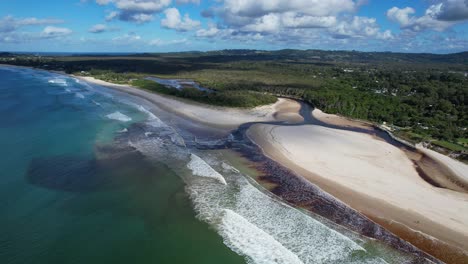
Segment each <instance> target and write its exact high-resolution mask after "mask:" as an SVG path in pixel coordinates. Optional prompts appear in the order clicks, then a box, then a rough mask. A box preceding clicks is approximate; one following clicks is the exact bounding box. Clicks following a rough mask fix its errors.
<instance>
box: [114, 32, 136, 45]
mask: <svg viewBox="0 0 468 264" xmlns="http://www.w3.org/2000/svg"><path fill="white" fill-rule="evenodd" d="M140 40H141V36H140V35H138V34H136V33H135V32H128V33H127V34H125V35H122V36H118V37H115V38H113V39H112V41H113V42H114V43H115V44H120V45H125V44H130V43H134V42H138V41H140Z"/></svg>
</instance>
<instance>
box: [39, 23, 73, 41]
mask: <svg viewBox="0 0 468 264" xmlns="http://www.w3.org/2000/svg"><path fill="white" fill-rule="evenodd" d="M72 32H73V31H72V30H71V29H69V28H63V27H54V26H47V27H45V28H44V29H43V30H42V32H41V37H43V38H58V37H64V36H67V35H70V34H71V33H72Z"/></svg>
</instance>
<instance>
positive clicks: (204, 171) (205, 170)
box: [187, 154, 227, 185]
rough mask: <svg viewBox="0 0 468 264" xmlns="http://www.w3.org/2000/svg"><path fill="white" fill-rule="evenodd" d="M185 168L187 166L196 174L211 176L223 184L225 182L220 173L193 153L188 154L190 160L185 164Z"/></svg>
mask: <svg viewBox="0 0 468 264" xmlns="http://www.w3.org/2000/svg"><path fill="white" fill-rule="evenodd" d="M187 168H189V169H190V170H191V171H192V173H193V174H194V175H196V176H201V177H207V178H213V179H215V180H217V181H219V182H220V183H222V184H224V185H226V184H227V183H226V180H225V179H224V177H223V176H222V175H221V174H219V173H218V172H217V171H215V170H214V169H213V168H212V167H211V166H210V165H208V163H206V162H205V161H204V160H202V159H201V158H200V157H198V156H197V155H195V154H191V155H190V162H189V163H188V164H187Z"/></svg>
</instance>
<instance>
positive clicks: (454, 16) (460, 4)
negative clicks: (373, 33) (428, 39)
mask: <svg viewBox="0 0 468 264" xmlns="http://www.w3.org/2000/svg"><path fill="white" fill-rule="evenodd" d="M415 12H416V11H415V10H414V9H413V8H411V7H405V8H398V7H392V8H391V9H389V10H388V11H387V18H388V19H390V20H391V21H394V22H396V23H398V24H399V25H400V28H401V29H404V30H409V31H414V32H418V31H424V30H435V31H444V30H446V29H447V28H449V27H451V26H453V25H455V24H456V23H457V21H458V22H460V21H463V20H465V19H468V1H466V0H465V1H464V0H445V1H442V2H440V3H437V4H433V5H431V6H429V7H428V8H427V9H426V11H425V13H424V15H422V16H420V17H417V16H413V15H414V14H415Z"/></svg>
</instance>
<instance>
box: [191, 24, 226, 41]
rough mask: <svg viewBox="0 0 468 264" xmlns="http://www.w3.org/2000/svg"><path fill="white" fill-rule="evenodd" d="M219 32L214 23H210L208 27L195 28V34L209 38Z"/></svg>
mask: <svg viewBox="0 0 468 264" xmlns="http://www.w3.org/2000/svg"><path fill="white" fill-rule="evenodd" d="M219 32H220V30H219V29H218V28H217V27H216V25H210V26H209V27H208V29H204V28H202V29H199V30H197V32H196V33H195V36H196V37H199V38H210V37H214V36H216V35H217V34H218V33H219Z"/></svg>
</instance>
